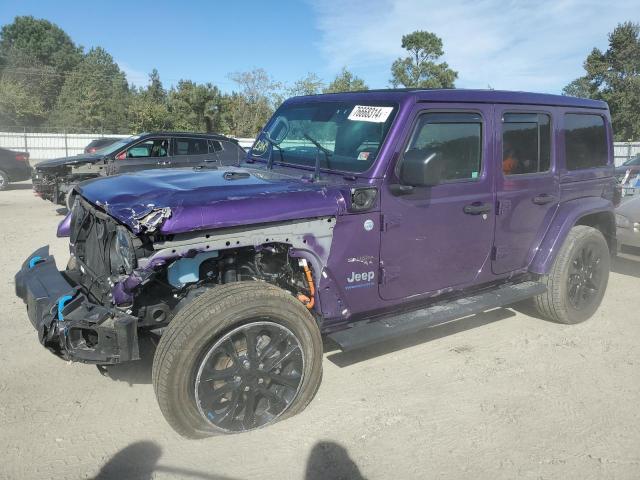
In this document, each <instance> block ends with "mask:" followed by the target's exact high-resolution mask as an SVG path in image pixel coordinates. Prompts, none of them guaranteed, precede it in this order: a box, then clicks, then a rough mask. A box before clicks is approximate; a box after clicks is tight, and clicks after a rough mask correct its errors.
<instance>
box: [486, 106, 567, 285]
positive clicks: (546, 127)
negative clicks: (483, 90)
mask: <svg viewBox="0 0 640 480" xmlns="http://www.w3.org/2000/svg"><path fill="white" fill-rule="evenodd" d="M552 112H553V109H546V108H535V107H532V108H528V107H524V108H523V107H519V108H514V107H513V106H505V105H496V110H495V124H496V127H497V128H496V131H495V135H496V138H495V141H496V145H497V147H498V148H497V149H496V157H497V158H496V160H497V162H496V172H497V179H496V180H497V181H496V191H497V215H496V233H495V245H494V248H493V252H492V270H493V272H494V273H495V274H502V273H507V272H512V271H517V270H520V269H525V268H526V267H527V266H528V265H529V262H530V261H531V258H532V256H533V254H534V253H535V251H536V248H537V247H538V246H539V244H540V242H541V241H542V237H543V236H544V234H545V232H546V226H547V225H550V219H551V218H552V217H553V215H554V214H555V211H556V209H557V206H558V202H559V195H560V186H559V182H558V176H557V175H556V173H555V151H554V147H555V139H554V135H553V134H552V132H553V115H552Z"/></svg>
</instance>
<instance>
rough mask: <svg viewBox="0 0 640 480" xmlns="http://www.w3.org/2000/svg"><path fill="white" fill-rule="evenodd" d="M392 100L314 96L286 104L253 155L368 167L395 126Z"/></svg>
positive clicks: (298, 162) (304, 163)
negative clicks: (366, 101)
mask: <svg viewBox="0 0 640 480" xmlns="http://www.w3.org/2000/svg"><path fill="white" fill-rule="evenodd" d="M395 113H396V107H395V106H393V105H392V104H384V103H378V104H375V105H371V104H357V103H355V102H310V103H304V104H298V103H295V104H289V105H287V104H285V105H283V106H282V107H281V108H280V109H279V110H278V111H277V112H276V113H275V115H274V116H273V118H272V119H271V121H270V122H269V124H268V125H267V127H266V129H265V132H263V133H262V135H260V137H258V139H257V140H256V142H255V143H254V145H253V147H252V149H251V151H250V155H251V156H252V157H254V158H260V159H262V160H266V159H268V158H269V156H270V155H273V158H272V160H273V161H274V162H276V163H285V164H290V165H301V166H308V167H312V166H314V165H315V163H316V158H318V161H319V164H320V167H321V168H323V169H328V170H336V171H345V172H354V173H359V172H364V171H366V170H368V169H369V167H371V165H373V163H374V161H375V159H376V158H377V156H378V153H379V152H380V148H381V147H382V143H383V142H384V139H385V137H386V135H387V132H388V131H389V128H390V126H391V123H392V122H393V118H394V117H395Z"/></svg>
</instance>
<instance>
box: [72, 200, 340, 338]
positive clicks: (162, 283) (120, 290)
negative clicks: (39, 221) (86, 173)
mask: <svg viewBox="0 0 640 480" xmlns="http://www.w3.org/2000/svg"><path fill="white" fill-rule="evenodd" d="M71 218H72V220H71V231H70V245H71V253H72V256H71V260H70V262H69V265H68V268H67V270H66V272H65V273H66V275H67V276H69V278H70V279H71V280H72V281H73V282H74V283H76V284H78V285H81V286H82V288H83V290H84V291H86V294H87V296H88V297H89V298H90V299H91V300H92V301H93V302H95V303H98V304H100V305H105V306H107V305H114V306H115V307H116V308H118V309H120V310H121V311H123V312H125V313H127V314H129V315H132V316H134V317H137V318H138V327H143V328H147V329H157V328H160V327H163V326H166V325H167V324H168V322H169V321H170V320H171V319H172V318H173V316H174V315H175V314H176V313H177V312H178V311H179V310H180V308H181V306H182V305H184V304H186V303H188V301H189V300H190V299H191V298H193V297H194V296H197V295H199V294H200V293H202V292H203V291H204V290H205V289H207V288H211V287H214V286H216V285H222V284H227V283H232V282H238V281H247V280H254V281H255V280H257V281H265V282H268V283H271V284H274V285H277V286H278V287H280V288H282V289H284V290H286V291H289V292H291V294H292V295H293V296H295V297H296V298H298V299H299V300H300V301H301V302H302V303H303V304H305V305H306V306H307V307H308V308H309V309H311V308H312V307H313V305H314V296H315V287H314V281H313V275H312V270H311V268H310V266H309V264H308V263H307V261H306V260H305V259H304V258H301V257H300V256H299V255H296V253H295V249H292V247H293V246H294V245H293V243H294V242H297V243H300V246H304V245H305V244H306V242H307V240H306V239H303V238H302V236H300V235H297V234H296V233H295V228H293V229H292V225H291V224H289V225H287V226H286V227H287V229H288V232H285V231H284V228H285V226H282V227H280V228H281V229H283V233H282V234H281V235H274V234H271V235H270V234H269V230H270V229H274V228H275V229H277V228H278V227H270V228H266V229H265V228H262V229H261V236H264V237H265V238H264V243H262V242H260V243H259V244H257V243H258V240H257V239H256V238H255V236H253V235H251V234H248V235H247V233H246V232H243V233H244V234H242V233H241V232H227V233H225V234H217V235H216V236H215V237H216V238H214V236H213V234H211V233H204V232H193V233H202V235H199V237H194V235H193V233H191V234H189V235H188V236H185V237H184V238H181V237H180V236H178V235H170V236H164V235H162V234H161V233H159V232H157V231H153V232H142V233H141V234H139V235H134V234H133V233H132V232H131V231H130V230H129V229H128V228H127V227H125V226H123V225H121V224H119V223H118V222H117V221H116V220H114V219H113V217H111V216H109V215H108V214H106V213H105V212H104V211H102V210H101V209H100V208H97V207H95V206H93V205H91V204H89V203H88V202H86V201H85V200H84V199H82V198H78V200H77V201H76V202H75V203H74V206H73V210H72V217H71ZM311 222H313V220H312V221H311ZM316 222H318V223H319V224H320V223H321V224H322V226H323V227H324V229H325V230H326V233H327V234H328V235H329V241H330V234H331V230H332V227H333V222H332V220H331V219H322V220H317V221H316ZM307 223H309V222H305V223H304V224H303V225H306V224H307ZM303 228H304V227H302V228H301V231H302V230H303ZM267 235H270V236H271V238H269V236H267ZM230 237H233V238H234V239H235V241H231V240H227V238H230ZM214 243H215V244H214ZM249 243H251V244H250V245H249ZM214 247H215V248H214ZM220 247H222V248H220Z"/></svg>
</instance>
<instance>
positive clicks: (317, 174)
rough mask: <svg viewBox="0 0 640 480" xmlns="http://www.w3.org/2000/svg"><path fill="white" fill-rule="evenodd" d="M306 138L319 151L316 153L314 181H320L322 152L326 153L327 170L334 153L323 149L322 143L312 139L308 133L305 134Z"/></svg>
mask: <svg viewBox="0 0 640 480" xmlns="http://www.w3.org/2000/svg"><path fill="white" fill-rule="evenodd" d="M303 136H304V138H306V139H307V140H309V141H310V142H311V143H313V144H314V145H315V146H316V148H317V149H318V151H317V152H316V165H315V169H314V172H313V180H314V181H318V180H320V151H322V153H324V158H325V160H326V162H327V168H330V167H329V159H330V158H331V156H332V155H333V152H332V151H331V150H329V149H328V148H325V147H323V146H322V145H320V142H318V141H317V140H316V139H315V138H312V137H311V136H309V134H308V133H306V132H305V133H303Z"/></svg>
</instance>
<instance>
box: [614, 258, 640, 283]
mask: <svg viewBox="0 0 640 480" xmlns="http://www.w3.org/2000/svg"><path fill="white" fill-rule="evenodd" d="M611 271H612V272H615V273H619V274H620V275H628V276H629V277H635V278H640V258H638V257H633V256H630V255H620V256H618V257H616V258H614V259H613V262H612V263H611Z"/></svg>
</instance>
